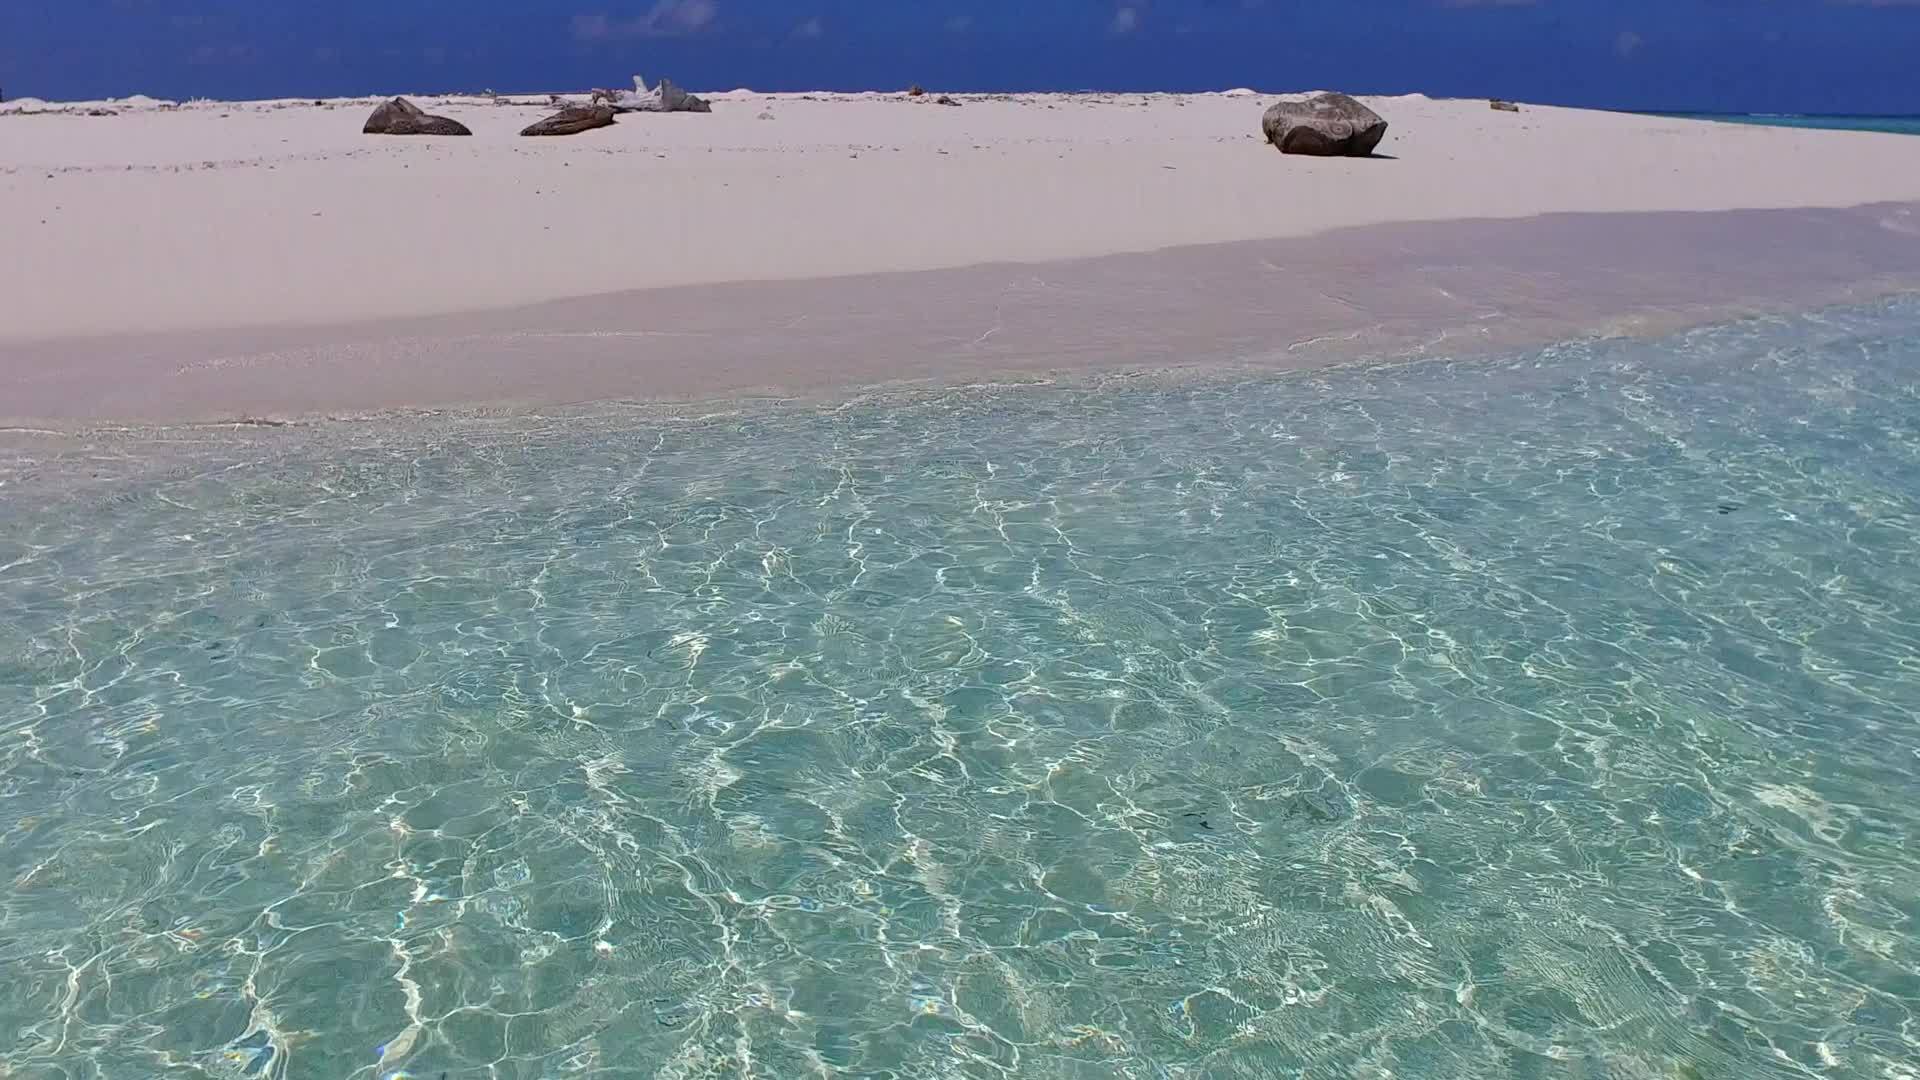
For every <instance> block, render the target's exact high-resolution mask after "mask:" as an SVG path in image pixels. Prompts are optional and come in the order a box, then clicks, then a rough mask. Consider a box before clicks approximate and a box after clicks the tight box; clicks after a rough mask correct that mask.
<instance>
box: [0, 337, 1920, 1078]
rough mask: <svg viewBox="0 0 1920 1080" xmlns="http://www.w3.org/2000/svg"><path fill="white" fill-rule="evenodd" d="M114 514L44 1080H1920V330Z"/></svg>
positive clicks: (516, 447)
mask: <svg viewBox="0 0 1920 1080" xmlns="http://www.w3.org/2000/svg"><path fill="white" fill-rule="evenodd" d="M156 453H157V451H156ZM107 456H111V455H107ZM134 456H136V457H137V456H138V455H137V454H136V455H134ZM100 460H104V457H96V458H89V457H87V456H86V455H84V454H78V455H75V456H73V457H72V458H70V459H67V460H66V461H65V462H64V464H63V463H62V462H60V461H54V462H51V463H47V464H44V465H43V466H40V467H37V469H38V471H37V472H34V475H28V474H27V473H24V472H16V474H15V475H13V476H12V477H11V480H12V483H11V487H10V488H0V500H3V501H0V511H3V514H0V882H4V883H5V884H6V888H5V890H4V892H3V893H0V974H4V978H3V979H0V1076H6V1077H29V1076H30V1077H75V1078H78V1077H112V1078H118V1077H146V1076H169V1077H173V1076H180V1077H191V1076H204V1077H244V1076H260V1077H284V1078H294V1077H345V1076H356V1077H369V1078H373V1077H391V1076H408V1077H416V1078H427V1080H433V1078H438V1077H446V1078H448V1080H459V1078H469V1077H474V1078H477V1077H489V1078H528V1080H532V1078H560V1077H652V1076H664V1077H695V1076H701V1077H723V1076H742V1077H744V1076H756V1077H781V1078H784V1077H806V1076H840V1075H845V1076H866V1077H903V1078H904V1077H1001V1076H1021V1077H1076V1078H1106V1077H1136V1078H1202V1077H1205V1078H1215V1077H1223V1078H1224V1077H1314V1078H1346V1077H1389V1076H1394V1077H1420V1078H1450V1077H1509V1076H1511V1077H1586V1078H1609V1080H1613V1078H1620V1080H1625V1078H1637V1077H1649V1078H1660V1080H1690V1078H1716V1077H1740V1078H1751V1077H1794V1076H1818V1077H1859V1078H1868V1077H1873V1078H1890V1080H1900V1078H1906V1080H1911V1078H1914V1077H1917V1076H1920V1066H1916V1062H1920V1018H1917V1017H1916V1009H1920V975H1916V974H1915V972H1916V970H1920V937H1917V936H1916V934H1917V931H1916V927H1915V924H1914V920H1915V917H1916V914H1920V907H1917V906H1916V905H1917V903H1920V901H1917V900H1916V898H1917V897H1920V844H1916V833H1917V832H1920V780H1917V779H1916V773H1917V772H1920V730H1917V728H1916V719H1915V717H1916V712H1917V711H1920V546H1917V545H1916V533H1917V530H1920V301H1915V300H1901V301H1893V302H1889V303H1885V304H1880V305H1876V306H1873V307H1865V308H1855V309H1845V310H1838V311H1828V312H1822V313H1819V314H1816V315H1809V316H1805V317H1799V318H1792V319H1771V320H1764V321H1750V322H1743V323H1740V324H1736V325H1731V326H1726V327H1720V328H1716V329H1711V330H1705V331H1699V332H1695V333H1692V334H1689V335H1686V336H1683V337H1679V338H1675V339H1671V340H1668V341H1663V342H1656V343H1634V342H1609V343H1596V344H1578V345H1566V346H1561V347H1558V348H1554V349H1550V350H1546V351H1545V352H1541V353H1537V354H1529V355H1524V356H1516V357H1508V358H1505V359H1495V360H1474V361H1461V362H1448V361H1438V360H1436V361H1426V362H1420V363H1414V364H1405V365H1398V366H1396V365H1372V366H1365V367H1356V368H1346V369H1340V370H1331V371H1324V372H1319V373H1309V374H1296V375H1289V376H1271V375H1256V374H1241V375H1221V376H1215V377H1207V378H1195V379H1187V380H1167V379H1160V378H1139V379H1112V380H1106V381H1104V382H1101V383H1100V384H1098V385H1092V386H1079V387H1070V388H1069V387H1055V388H1049V387H1042V386H1022V387H1009V388H998V389H996V388H975V389H969V390H957V391H953V392H950V393H940V394H919V395H906V394H902V395H891V396H877V397H873V398H869V399H865V400H861V401H855V402H852V403H849V404H845V405H842V406H840V407H837V408H828V407H821V408H811V407H808V408H765V409H758V410H752V409H750V410H746V411H742V412H737V413H732V414H729V415H723V416H718V417H707V418H698V417H691V416H687V415H683V414H680V413H676V412H673V411H670V410H650V409H638V408H637V409H631V410H618V409H611V410H606V411H603V412H600V413H597V414H593V415H570V416H550V417H521V418H510V417H509V418H502V417H492V418H480V417H475V418H467V419H464V420H461V419H453V420H420V421H417V422H411V421H410V422H404V423H403V422H395V423H392V424H386V425H358V426H356V425H339V426H333V427H327V428H324V429H321V430H317V431H315V432H270V433H264V434H253V435H245V436H242V435H235V436H233V437H232V438H231V439H225V440H223V439H212V440H210V441H208V440H203V441H202V442H201V443H200V444H199V445H196V446H194V447H191V448H190V449H188V450H185V451H181V452H180V454H179V457H178V460H176V461H174V462H172V464H170V465H169V466H168V467H166V468H164V469H160V470H158V471H157V472H154V473H151V474H149V475H145V476H139V475H135V473H137V470H134V472H132V473H129V474H128V475H126V476H115V475H111V473H112V469H111V468H107V470H106V471H107V472H108V473H109V474H110V475H107V476H106V477H104V478H102V479H93V478H92V477H91V473H92V472H96V471H100V469H98V468H95V466H96V465H97V464H98V462H99V461H100ZM90 463H91V464H90ZM122 463H123V464H124V461H123V462H122ZM60 468H67V469H71V470H74V471H75V476H76V478H77V477H78V475H79V472H80V471H82V470H88V479H87V481H86V482H85V483H80V484H77V485H72V490H71V491H70V492H69V493H68V494H64V495H63V494H58V493H57V492H55V491H54V488H56V487H58V486H59V485H57V484H54V483H52V482H50V481H51V480H57V479H58V477H59V473H58V470H59V469H60ZM129 468H131V466H129ZM30 471H31V470H30Z"/></svg>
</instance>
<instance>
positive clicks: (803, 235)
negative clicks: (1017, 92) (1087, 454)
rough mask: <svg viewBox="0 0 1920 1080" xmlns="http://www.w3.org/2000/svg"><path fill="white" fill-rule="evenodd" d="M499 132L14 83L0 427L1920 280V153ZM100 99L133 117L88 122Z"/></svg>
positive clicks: (1011, 354)
mask: <svg viewBox="0 0 1920 1080" xmlns="http://www.w3.org/2000/svg"><path fill="white" fill-rule="evenodd" d="M417 100H418V101H419V102H420V104H421V105H422V106H423V107H425V108H427V109H428V110H429V111H431V112H435V113H441V114H444V115H448V116H451V117H453V118H455V119H458V120H460V121H462V122H464V123H466V124H467V125H468V126H469V127H471V128H472V129H473V131H474V133H475V134H474V137H472V138H381V137H375V136H366V135H363V134H361V132H360V125H361V122H362V121H363V120H364V119H365V116H366V114H367V112H368V111H369V110H370V109H371V107H372V105H373V104H374V101H373V99H366V100H355V101H335V102H321V103H313V102H254V103H236V104H225V103H207V102H198V103H193V104H190V105H185V106H180V107H177V108H170V107H162V106H159V105H155V104H153V103H145V102H140V103H132V104H127V103H119V104H116V103H99V104H89V105H83V106H76V107H68V108H53V107H40V106H36V105H34V104H32V103H27V104H24V105H23V104H21V103H14V104H10V105H9V106H7V107H6V108H7V109H8V112H7V113H6V114H5V115H0V234H4V235H5V236H7V237H8V244H9V248H10V252H9V254H10V258H8V259H7V260H4V262H0V415H4V416H6V417H7V418H8V419H9V420H11V421H18V422H25V421H30V420H44V421H60V422H84V421H88V420H118V419H128V420H172V419H203V418H217V417H224V416H234V415H243V414H244V415H254V414H272V415H281V414H288V415H301V414H307V413H326V412H333V411H341V410H349V411H351V410H369V409H379V408H386V407H430V406H439V405H458V404H483V403H500V402H545V401H574V400H582V399H591V398H595V397H624V396H633V397H688V396H693V397H698V396H707V395H716V394H726V393H731V392H738V391H744V390H761V389H765V390H775V391H804V390H808V389H819V388H824V387H829V386H836V385H850V384H864V383H870V382H876V381H888V380H894V379H925V378H967V377H973V376H979V375H987V374H991V373H995V372H1004V371H1018V370H1025V369H1051V368H1055V367H1061V366H1068V367H1073V366H1100V365H1131V364H1165V363H1178V362H1182V361H1184V360H1192V359H1195V358H1198V357H1201V356H1227V355H1233V356H1237V357H1239V358H1243V359H1257V358H1261V357H1266V358H1269V359H1271V360H1275V361H1277V362H1309V361H1310V360H1314V359H1316V358H1318V359H1324V358H1325V357H1326V356H1337V355H1349V354H1353V353H1356V352H1358V353H1373V352H1389V351H1395V350H1398V351H1409V350H1413V351H1417V350H1419V349H1423V348H1426V349H1434V350H1439V351H1444V350H1446V349H1451V348H1456V347H1469V346H1485V345H1496V346H1497V345H1500V344H1504V343H1520V342H1524V341H1529V340H1545V339H1548V338H1551V337H1552V336H1554V335H1556V334H1568V333H1578V332H1592V331H1599V332H1609V331H1622V330H1624V331H1633V330H1638V329H1651V328H1658V327H1661V326H1668V325H1675V324H1681V323H1684V322H1686V321H1688V320H1690V319H1695V318H1705V317H1711V316H1712V315H1714V314H1716V313H1724V312H1727V311H1731V310H1740V309H1745V308H1764V307H1767V306H1769V305H1792V304H1805V303H1810V302H1819V301H1822V300H1826V299H1844V298H1851V297H1857V296H1861V295H1868V294H1871V293H1874V292H1876V291H1886V290H1888V289H1893V288H1898V287H1900V286H1902V285H1903V284H1906V283H1909V282H1912V281H1916V280H1920V215H1916V212H1915V209H1914V207H1913V206H1912V205H1910V204H1913V203H1915V202H1920V140H1914V139H1909V138H1902V137H1899V136H1891V135H1874V134H1863V133H1853V132H1826V131H1806V130H1786V129H1772V128H1765V127H1752V126H1739V125H1728V124H1712V123H1705V122H1698V121H1683V120H1668V119H1660V118H1651V117H1644V116H1633V115H1625V114H1612V113H1603V112H1588V111H1580V110H1569V109H1559V108H1546V107H1534V106H1525V107H1524V108H1523V111H1521V112H1519V113H1505V112H1498V111H1493V110H1490V109H1489V108H1488V106H1487V103H1486V102H1485V101H1438V100H1429V99H1426V98H1422V97H1417V96H1415V97H1403V98H1387V99H1367V100H1368V102H1369V104H1371V105H1372V106H1373V107H1374V108H1376V109H1377V110H1378V111H1379V112H1380V113H1381V114H1382V115H1384V116H1385V117H1386V118H1387V119H1388V121H1389V123H1390V124H1391V129H1390V131H1389V133H1388V136H1387V139H1386V142H1385V143H1384V144H1383V145H1382V147H1381V152H1382V154H1383V155H1384V156H1382V157H1379V158H1373V159H1341V158H1335V159H1313V158H1302V157H1283V156H1282V155H1280V154H1278V153H1276V152H1274V151H1273V150H1272V149H1271V148H1270V147H1268V146H1266V145H1265V144H1264V143H1263V142H1262V141H1261V139H1260V135H1259V119H1260V115H1261V112H1262V110H1263V108H1264V107H1265V105H1266V104H1267V103H1268V102H1270V101H1272V100H1274V98H1273V97H1271V96H1261V95H1238V94H1236V95H1227V94H1208V95H1188V96H1173V95H1118V94H1102V95H1084V96H1044V95H1036V96H1020V97H993V98H984V97H964V98H962V99H961V101H962V107H959V108H946V107H940V106H938V105H934V104H932V103H931V102H930V101H928V100H926V99H921V100H910V99H908V98H905V97H903V96H899V95H852V96H846V95H779V96H765V95H752V94H746V93H734V94H722V95H717V96H716V97H715V99H714V111H713V112H712V113H711V114H710V115H689V114H674V115H629V116H626V117H624V118H622V120H621V122H620V123H619V124H617V125H616V126H614V127H611V128H607V129H603V130H600V131H595V132H589V133H586V134H582V135H578V136H573V137H568V138H562V139H544V140H542V139H524V138H518V137H517V136H516V133H517V132H518V130H519V129H520V128H521V127H523V126H524V125H525V124H527V123H529V122H530V121H532V120H534V119H537V118H538V117H540V116H543V115H545V114H546V113H548V112H550V111H551V110H550V108H549V107H548V106H546V105H545V104H544V103H535V102H533V101H531V100H528V101H524V102H504V103H500V102H494V101H490V100H485V99H475V98H435V97H422V98H419V99H417ZM95 112H104V113H108V114H110V115H92V113H95Z"/></svg>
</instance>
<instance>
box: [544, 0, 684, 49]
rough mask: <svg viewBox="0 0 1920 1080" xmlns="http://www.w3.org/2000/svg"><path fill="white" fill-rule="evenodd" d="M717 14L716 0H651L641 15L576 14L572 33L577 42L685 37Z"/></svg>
mask: <svg viewBox="0 0 1920 1080" xmlns="http://www.w3.org/2000/svg"><path fill="white" fill-rule="evenodd" d="M719 14H720V5H719V4H718V3H717V2H716V0H654V5H653V7H651V8H649V9H648V10H647V13H646V14H644V15H637V16H635V17H633V18H631V19H616V18H613V17H611V16H609V15H606V14H593V15H575V16H574V17H573V36H574V37H575V38H576V39H578V40H580V41H619V40H622V39H624V38H653V37H684V36H686V35H688V34H697V33H699V32H700V31H702V30H704V29H706V28H707V26H708V24H710V23H712V22H713V20H714V18H715V17H716V16H718V15H719Z"/></svg>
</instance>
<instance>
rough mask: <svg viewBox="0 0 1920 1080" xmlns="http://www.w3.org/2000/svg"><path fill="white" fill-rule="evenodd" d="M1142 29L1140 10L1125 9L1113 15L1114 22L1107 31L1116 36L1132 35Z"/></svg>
mask: <svg viewBox="0 0 1920 1080" xmlns="http://www.w3.org/2000/svg"><path fill="white" fill-rule="evenodd" d="M1139 28H1140V9H1139V8H1131V7H1123V8H1121V9H1120V10H1118V11H1116V12H1114V13H1113V21H1112V22H1111V23H1108V24H1107V29H1108V30H1109V31H1111V32H1112V33H1115V34H1131V33H1133V32H1134V31H1135V30H1137V29H1139Z"/></svg>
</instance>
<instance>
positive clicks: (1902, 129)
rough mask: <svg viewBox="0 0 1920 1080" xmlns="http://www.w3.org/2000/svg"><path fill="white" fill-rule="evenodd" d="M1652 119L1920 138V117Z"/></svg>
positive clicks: (1713, 115) (1734, 115) (1700, 115)
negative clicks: (1716, 122) (1719, 122)
mask: <svg viewBox="0 0 1920 1080" xmlns="http://www.w3.org/2000/svg"><path fill="white" fill-rule="evenodd" d="M1648 115H1651V116H1672V117H1678V118H1680V119H1683V120H1719V121H1722V122H1724V123H1729V124H1759V125H1761V126H1763V127H1796V128H1822V129H1826V130H1830V131H1882V132H1889V133H1891V134H1895V135H1920V116H1840V115H1831V116H1822V115H1813V116H1806V115H1802V114H1799V113H1689V112H1659V113H1650V114H1648Z"/></svg>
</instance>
